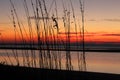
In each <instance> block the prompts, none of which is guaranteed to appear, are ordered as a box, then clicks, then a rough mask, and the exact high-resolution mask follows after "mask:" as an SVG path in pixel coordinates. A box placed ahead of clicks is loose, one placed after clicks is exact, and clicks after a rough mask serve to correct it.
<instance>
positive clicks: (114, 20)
mask: <svg viewBox="0 0 120 80" xmlns="http://www.w3.org/2000/svg"><path fill="white" fill-rule="evenodd" d="M104 21H111V22H120V19H104Z"/></svg>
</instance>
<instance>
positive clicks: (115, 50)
mask: <svg viewBox="0 0 120 80" xmlns="http://www.w3.org/2000/svg"><path fill="white" fill-rule="evenodd" d="M0 49H8V50H10V49H17V50H51V51H83V50H82V49H75V48H71V49H70V50H68V49H65V48H59V49H55V48H54V49H53V48H48V49H47V48H42V49H39V48H36V47H33V48H29V47H0ZM85 52H120V49H116V48H106V49H99V48H85Z"/></svg>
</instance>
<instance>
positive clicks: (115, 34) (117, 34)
mask: <svg viewBox="0 0 120 80" xmlns="http://www.w3.org/2000/svg"><path fill="white" fill-rule="evenodd" d="M102 36H120V34H102Z"/></svg>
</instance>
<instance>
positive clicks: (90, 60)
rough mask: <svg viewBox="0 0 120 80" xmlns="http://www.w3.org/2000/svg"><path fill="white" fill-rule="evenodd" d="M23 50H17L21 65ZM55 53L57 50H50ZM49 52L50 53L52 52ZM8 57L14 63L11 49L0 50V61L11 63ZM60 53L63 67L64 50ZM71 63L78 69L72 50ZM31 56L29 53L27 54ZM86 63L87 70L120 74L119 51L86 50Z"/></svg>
mask: <svg viewBox="0 0 120 80" xmlns="http://www.w3.org/2000/svg"><path fill="white" fill-rule="evenodd" d="M24 52H25V51H22V50H17V54H18V56H19V58H18V59H19V62H20V64H21V66H22V65H23V62H22V60H23V57H22V53H24ZM52 52H54V53H57V51H52ZM52 52H51V53H52ZM7 53H8V54H9V58H10V60H11V61H12V64H16V61H15V58H14V57H13V50H0V62H3V61H5V60H7V64H11V63H10V60H9V59H8V55H7ZM27 53H29V54H30V53H31V51H30V50H27ZM60 53H61V54H62V60H61V61H62V68H63V69H64V67H65V51H60ZM71 54H72V65H73V66H74V70H78V67H77V55H76V54H77V52H74V51H72V52H71ZM29 56H31V54H30V55H29ZM35 56H36V62H38V51H35ZM86 63H87V71H92V72H104V73H116V74H120V53H114V52H86Z"/></svg>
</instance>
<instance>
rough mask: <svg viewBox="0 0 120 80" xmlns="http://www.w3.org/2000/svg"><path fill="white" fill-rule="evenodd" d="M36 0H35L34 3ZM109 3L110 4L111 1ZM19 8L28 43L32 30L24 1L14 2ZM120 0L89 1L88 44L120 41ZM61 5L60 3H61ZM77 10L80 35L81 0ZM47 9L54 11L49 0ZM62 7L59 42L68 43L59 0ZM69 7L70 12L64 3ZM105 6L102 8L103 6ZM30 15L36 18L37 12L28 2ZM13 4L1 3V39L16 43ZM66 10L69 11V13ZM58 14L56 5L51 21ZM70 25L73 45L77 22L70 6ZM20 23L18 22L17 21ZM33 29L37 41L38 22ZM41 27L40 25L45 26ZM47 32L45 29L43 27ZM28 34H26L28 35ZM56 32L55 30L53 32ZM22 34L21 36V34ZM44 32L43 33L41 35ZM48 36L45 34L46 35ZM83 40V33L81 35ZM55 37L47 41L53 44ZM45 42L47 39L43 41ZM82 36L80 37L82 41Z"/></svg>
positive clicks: (59, 8) (86, 31)
mask: <svg viewBox="0 0 120 80" xmlns="http://www.w3.org/2000/svg"><path fill="white" fill-rule="evenodd" d="M33 1H34V0H33ZM108 1H109V2H108ZM13 2H14V3H15V6H16V10H17V14H18V17H19V19H20V21H21V22H22V24H23V25H24V28H25V30H23V27H22V30H23V37H24V39H25V40H26V41H29V29H28V24H27V19H26V16H25V11H24V7H23V3H22V2H21V1H15V0H13ZM119 2H120V1H119V0H86V1H85V41H86V42H97V43H101V42H120V32H119V31H120V18H119V17H120V10H119V7H120V5H119V4H118V3H119ZM58 3H59V4H58ZM72 3H73V7H74V10H75V17H76V24H77V32H80V28H79V25H80V26H81V25H82V23H81V15H80V6H79V3H78V1H77V0H75V1H73V2H72ZM46 4H47V10H49V9H50V4H51V2H50V1H49V0H48V2H47V1H46ZM57 4H58V6H57V7H58V16H59V17H60V18H61V19H59V21H58V24H59V33H62V34H58V36H59V40H60V39H61V40H63V41H65V40H66V39H65V38H66V37H65V34H64V33H65V28H64V23H63V20H62V17H63V16H64V12H63V6H62V3H61V1H60V0H59V1H58V0H57ZM64 4H66V5H65V7H66V9H67V10H69V5H70V4H69V2H68V1H65V2H64ZM101 5H102V6H101ZM28 7H29V12H30V16H33V10H32V7H31V3H30V2H28ZM10 9H11V7H10V3H9V1H8V0H1V1H0V12H1V13H0V33H1V38H2V39H1V40H3V41H4V42H14V39H15V34H14V27H13V25H12V16H11V12H10ZM67 10H66V11H67ZM53 14H54V15H55V6H54V5H53V6H52V8H51V11H49V16H50V18H51V17H52V15H53ZM70 16H71V17H70V18H71V21H70V25H71V28H70V30H71V34H70V36H71V42H75V41H76V34H73V33H75V22H74V19H73V13H72V9H71V7H70ZM15 20H16V19H15ZM31 23H32V29H33V39H34V40H35V41H37V31H36V26H35V21H34V20H31ZM42 25H43V24H40V25H39V26H42ZM51 25H52V26H53V25H54V22H53V21H52V20H50V24H49V26H51ZM16 26H17V41H21V39H20V37H19V35H20V31H19V27H18V25H17V22H16ZM41 29H42V31H43V26H42V28H41ZM52 29H53V31H54V32H55V36H56V35H57V32H56V29H54V28H53V27H52ZM25 31H26V32H25ZM51 31H52V30H51ZM18 33H19V34H18ZM41 33H42V32H41ZM43 33H44V32H43ZM78 37H79V34H78ZM52 38H53V37H52V35H50V34H48V36H47V40H49V41H52ZM41 39H43V38H41ZM80 39H81V37H79V38H78V40H79V41H80ZM1 40H0V41H1Z"/></svg>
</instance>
